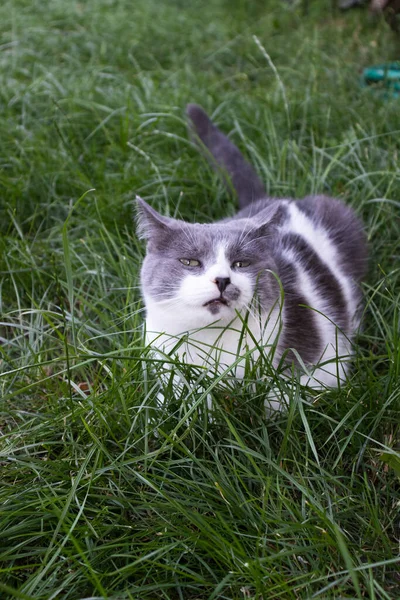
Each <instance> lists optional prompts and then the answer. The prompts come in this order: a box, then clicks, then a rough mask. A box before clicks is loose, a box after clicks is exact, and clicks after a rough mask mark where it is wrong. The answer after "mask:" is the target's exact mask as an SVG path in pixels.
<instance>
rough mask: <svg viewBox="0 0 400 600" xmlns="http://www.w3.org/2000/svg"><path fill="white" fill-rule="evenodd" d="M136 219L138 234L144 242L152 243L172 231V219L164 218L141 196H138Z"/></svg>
mask: <svg viewBox="0 0 400 600" xmlns="http://www.w3.org/2000/svg"><path fill="white" fill-rule="evenodd" d="M135 208H136V210H135V217H136V224H137V234H138V237H139V238H140V239H142V240H146V241H150V240H157V238H160V237H164V236H165V234H166V233H168V231H169V230H170V227H171V221H172V219H170V218H168V217H163V216H162V215H160V214H159V213H158V212H157V211H156V210H154V208H152V207H151V206H150V205H149V204H147V202H145V201H144V200H143V199H142V198H140V196H136V206H135Z"/></svg>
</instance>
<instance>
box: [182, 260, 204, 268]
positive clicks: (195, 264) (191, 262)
mask: <svg viewBox="0 0 400 600" xmlns="http://www.w3.org/2000/svg"><path fill="white" fill-rule="evenodd" d="M179 262H181V263H182V264H183V265H185V267H199V266H200V261H199V260H196V259H195V258H180V259H179Z"/></svg>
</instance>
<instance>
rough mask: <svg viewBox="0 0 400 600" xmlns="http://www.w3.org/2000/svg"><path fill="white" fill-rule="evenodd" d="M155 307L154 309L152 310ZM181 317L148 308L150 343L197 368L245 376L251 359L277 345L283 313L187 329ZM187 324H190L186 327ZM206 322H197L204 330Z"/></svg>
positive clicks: (273, 312) (147, 335)
mask: <svg viewBox="0 0 400 600" xmlns="http://www.w3.org/2000/svg"><path fill="white" fill-rule="evenodd" d="M152 308H153V310H152ZM184 321H185V318H184V316H182V315H179V314H178V315H177V314H176V311H175V314H173V313H170V312H169V311H164V310H163V311H162V312H161V311H159V310H158V307H156V306H154V307H151V306H150V307H149V306H148V313H147V319H146V338H147V343H148V344H151V346H152V347H153V348H157V349H158V350H160V351H161V352H162V353H163V355H165V354H167V355H172V356H178V357H179V359H180V360H182V361H184V362H186V363H189V364H193V365H198V366H208V367H209V368H212V370H213V371H214V372H222V371H225V370H226V369H228V368H229V367H231V366H232V365H233V366H234V368H233V369H232V374H234V375H235V376H236V377H242V376H243V372H244V363H245V361H246V360H248V357H249V356H251V357H252V359H253V360H256V359H257V358H258V356H259V354H260V352H259V349H260V348H262V351H263V352H265V353H267V352H268V349H269V348H273V347H274V344H276V342H277V340H278V337H279V331H280V311H279V308H277V307H276V308H274V309H273V310H272V311H271V313H270V314H269V315H262V314H260V315H259V316H257V317H254V316H252V315H240V316H236V317H235V318H234V319H233V320H231V321H230V322H224V321H223V320H222V322H221V320H219V321H218V320H216V321H215V323H213V324H211V325H209V324H207V327H205V328H197V329H191V330H190V329H189V328H188V327H187V326H186V328H185V323H184ZM186 325H187V324H186ZM205 325H206V323H204V325H203V324H201V323H198V327H204V326H205Z"/></svg>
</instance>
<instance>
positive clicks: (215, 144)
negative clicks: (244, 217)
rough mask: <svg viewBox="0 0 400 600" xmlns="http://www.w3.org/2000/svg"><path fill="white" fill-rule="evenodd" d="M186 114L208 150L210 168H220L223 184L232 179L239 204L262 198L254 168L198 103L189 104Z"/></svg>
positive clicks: (241, 205)
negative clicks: (211, 166)
mask: <svg viewBox="0 0 400 600" xmlns="http://www.w3.org/2000/svg"><path fill="white" fill-rule="evenodd" d="M186 113H187V115H188V117H189V119H190V121H191V125H192V130H193V131H194V133H195V134H196V135H197V136H198V138H199V139H200V140H201V142H202V143H203V144H204V146H206V148H207V149H208V150H209V152H210V153H211V156H210V157H209V158H210V159H211V164H212V165H213V167H214V168H217V169H218V170H221V169H222V171H223V175H224V179H225V182H226V183H228V182H229V179H230V180H231V181H232V185H233V187H234V189H235V190H236V193H237V195H238V198H239V207H240V208H244V207H245V206H248V205H249V204H251V203H252V202H255V201H256V200H259V199H260V198H263V197H265V196H266V192H265V188H264V186H263V184H262V183H261V180H260V179H259V177H258V175H257V173H256V172H255V170H254V169H253V167H252V166H251V165H250V164H249V163H248V162H247V161H246V160H245V158H244V156H243V155H242V154H241V152H240V151H239V149H238V148H236V146H235V145H234V144H232V142H231V141H230V140H229V139H228V138H227V137H226V135H224V134H223V133H222V132H221V131H220V130H219V129H218V127H216V126H215V125H214V123H213V122H212V121H211V119H210V118H209V117H208V115H207V114H206V113H205V112H204V110H203V109H202V108H201V106H198V105H197V104H188V105H187V107H186ZM218 167H219V168H218ZM227 175H228V177H226V176H227ZM228 187H229V183H228Z"/></svg>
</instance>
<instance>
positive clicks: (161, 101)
mask: <svg viewBox="0 0 400 600" xmlns="http://www.w3.org/2000/svg"><path fill="white" fill-rule="evenodd" d="M308 4H309V11H308V12H305V10H304V9H305V8H306V7H307V2H304V3H302V2H294V3H290V2H284V1H281V2H279V1H278V0H263V1H261V0H254V1H251V2H250V1H245V0H229V1H228V0H211V1H209V2H202V1H200V0H187V1H186V2H184V1H183V0H135V1H134V2H133V1H132V2H130V1H129V0H82V1H81V2H76V1H75V0H71V1H67V0H51V1H49V2H43V1H42V2H41V1H39V0H3V3H2V5H1V7H0V193H1V196H0V216H1V218H0V230H1V236H0V272H1V273H0V282H1V283H0V314H1V317H0V321H1V322H0V353H1V356H0V454H1V458H0V469H1V473H0V481H1V483H0V538H1V541H0V573H1V575H0V597H1V598H2V599H4V600H5V599H14V598H19V599H23V600H29V599H35V600H49V599H63V600H67V599H68V600H78V599H83V598H87V599H89V598H91V599H94V598H96V599H100V598H101V599H103V598H104V599H105V598H107V599H108V598H110V599H111V598H112V599H115V600H128V599H138V600H144V599H151V600H153V599H158V598H160V599H171V600H172V599H173V600H175V599H176V600H203V599H208V600H212V599H218V598H225V599H229V600H233V599H235V600H236V599H238V600H239V599H257V600H259V599H264V598H266V599H277V600H292V599H293V600H295V599H298V600H304V599H309V598H310V599H311V598H318V599H321V600H322V599H323V600H327V599H331V598H332V599H333V598H335V599H339V598H340V599H342V598H354V599H362V598H363V599H364V598H369V599H371V600H398V599H399V598H400V576H399V562H400V558H399V523H400V519H399V516H400V514H399V513H400V494H399V490H400V482H399V477H400V454H399V420H400V419H399V415H400V329H399V324H400V299H399V297H400V262H399V259H400V170H399V167H398V160H399V151H400V119H399V114H400V105H399V103H400V99H396V98H394V99H393V98H387V97H385V96H383V95H382V94H380V93H379V92H376V91H375V92H374V91H371V90H370V89H367V88H364V87H362V86H361V85H360V74H361V72H362V69H363V68H364V67H366V66H368V65H371V64H375V63H381V62H385V61H386V62H387V61H390V60H393V59H394V58H396V57H397V56H398V50H399V42H398V40H396V39H395V38H394V37H393V36H394V34H392V32H391V31H390V29H389V28H388V26H387V25H386V24H385V23H384V21H383V20H380V19H378V20H377V21H371V19H370V18H369V15H368V11H367V10H357V11H354V12H349V13H346V14H341V13H340V12H338V11H335V10H333V9H332V2H330V0H326V1H323V0H319V1H317V0H315V1H314V2H310V3H308ZM188 102H197V103H199V104H201V105H202V106H203V107H204V108H205V109H206V110H208V112H209V113H210V114H212V115H213V118H214V119H215V121H216V122H217V123H218V124H219V126H220V127H221V128H222V129H223V130H224V131H225V132H227V133H229V135H230V136H231V139H232V140H234V141H235V143H236V144H237V145H238V146H239V147H240V148H241V150H242V151H243V153H244V154H245V155H246V156H247V158H248V159H249V160H251V161H252V163H253V164H254V165H255V167H256V169H257V171H258V173H259V174H260V176H261V177H262V179H263V181H265V183H266V186H267V189H268V192H269V193H270V194H272V195H277V196H278V195H279V196H292V197H295V198H298V197H301V196H303V195H307V194H310V193H314V192H320V193H325V194H329V195H334V196H338V197H340V198H342V199H343V200H344V201H345V202H348V203H349V204H351V205H352V206H353V207H354V209H355V210H356V212H357V213H358V214H359V215H360V217H361V218H362V219H363V221H364V223H365V227H366V231H367V234H368V240H369V245H370V268H369V275H368V278H367V280H366V281H365V282H364V284H363V290H364V297H365V306H364V316H363V326H362V330H361V331H360V333H359V335H358V337H357V343H356V348H355V357H354V365H353V369H352V372H351V376H350V379H349V382H348V384H347V385H346V386H344V387H342V388H341V389H339V390H326V391H323V392H312V391H307V390H304V389H301V388H300V386H299V385H295V384H294V385H292V386H291V387H287V390H286V391H287V393H288V394H289V396H290V403H289V408H288V410H287V412H283V413H278V414H276V415H273V416H270V417H267V416H266V415H265V412H264V409H263V404H264V398H265V397H266V395H267V394H268V389H269V386H270V385H271V381H274V380H276V381H275V385H279V386H285V383H284V382H282V381H280V380H279V379H278V378H277V376H276V374H274V373H273V372H271V369H270V368H269V367H268V365H262V364H260V365H258V371H257V373H256V372H255V371H254V370H251V369H250V370H249V371H248V372H247V375H246V378H245V379H244V381H243V382H237V381H234V380H233V381H232V380H231V379H229V376H228V375H227V376H226V377H225V378H222V379H221V380H220V379H218V378H216V377H213V376H212V374H210V373H204V372H202V371H201V370H199V369H194V368H190V367H188V366H184V365H179V364H176V365H175V367H174V368H175V371H176V372H180V373H181V376H182V378H183V380H184V385H182V386H181V387H180V388H179V389H178V388H176V387H174V385H173V382H172V381H171V380H167V379H166V377H165V375H164V378H163V379H162V378H161V377H160V376H161V375H162V373H163V372H164V367H163V365H162V363H160V362H159V361H157V359H156V358H154V356H152V355H151V354H150V353H149V352H148V350H147V349H146V347H145V344H144V341H143V333H142V323H143V304H142V302H141V298H140V289H139V269H140V264H141V261H142V258H143V255H144V246H143V244H142V242H140V241H139V240H138V239H137V237H136V234H135V226H134V222H133V217H132V214H133V210H132V208H133V202H134V198H135V195H136V194H140V195H141V196H142V197H143V198H144V199H146V201H148V202H149V203H150V204H152V205H153V206H154V207H155V208H156V209H158V210H160V211H161V212H163V213H164V214H171V215H172V214H178V215H180V216H182V217H183V218H186V219H188V220H191V221H194V220H200V221H210V220H212V219H215V218H220V217H223V216H225V215H226V214H232V213H233V211H234V210H235V198H234V197H232V195H230V194H229V193H227V192H226V191H225V190H224V188H223V185H222V183H221V182H220V180H219V179H218V177H217V176H216V175H215V174H214V173H213V172H212V170H211V169H210V167H209V165H208V164H207V162H206V160H205V159H204V157H203V156H202V154H201V153H200V152H199V151H198V149H197V148H196V147H195V146H194V144H193V143H192V142H191V141H190V140H189V139H188V136H187V125H186V121H185V112H184V110H185V105H186V103H188ZM160 391H162V392H163V394H164V396H165V403H164V405H162V406H159V405H158V401H157V396H158V395H159V393H160ZM207 397H211V398H212V400H213V414H212V418H210V415H209V414H208V412H207Z"/></svg>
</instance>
